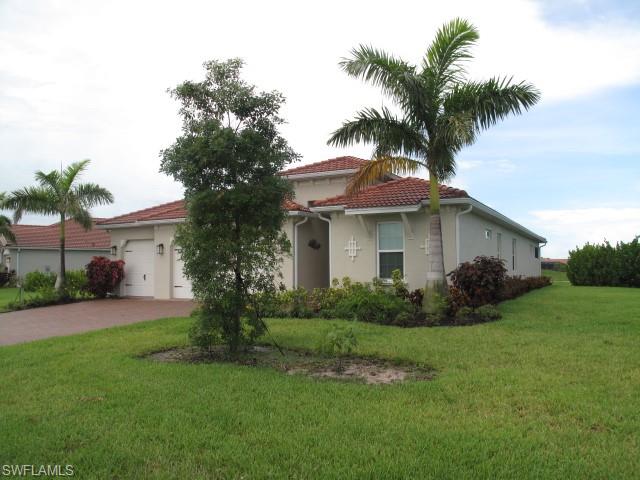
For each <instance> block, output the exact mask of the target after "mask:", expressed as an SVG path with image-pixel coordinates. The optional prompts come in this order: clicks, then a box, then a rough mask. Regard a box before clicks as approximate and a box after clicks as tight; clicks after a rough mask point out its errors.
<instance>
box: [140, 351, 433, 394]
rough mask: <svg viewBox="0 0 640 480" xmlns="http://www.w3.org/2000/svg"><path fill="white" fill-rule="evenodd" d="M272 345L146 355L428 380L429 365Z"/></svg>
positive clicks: (293, 371) (376, 380) (362, 379)
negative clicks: (235, 351)
mask: <svg viewBox="0 0 640 480" xmlns="http://www.w3.org/2000/svg"><path fill="white" fill-rule="evenodd" d="M283 352H284V355H283V354H282V353H280V352H279V351H278V350H277V349H276V348H274V347H271V346H255V347H251V348H249V349H247V350H246V351H244V352H241V353H239V354H237V355H236V356H229V355H228V354H227V353H226V351H225V350H224V349H223V348H222V347H216V348H214V349H212V350H210V351H203V350H200V349H198V348H195V347H179V348H172V349H169V350H163V351H160V352H153V353H150V354H148V355H146V356H145V358H148V359H150V360H154V361H157V362H169V363H235V364H238V365H245V366H251V367H270V368H275V369H276V370H280V371H281V372H284V373H286V374H287V375H307V376H310V377H314V378H318V379H327V380H338V381H350V382H358V383H366V384H369V385H376V384H392V383H401V382H407V381H425V380H431V379H432V378H433V377H434V375H435V371H434V370H433V369H432V368H429V367H425V366H421V365H416V364H410V363H401V362H392V361H389V360H384V359H379V358H372V357H355V356H349V357H344V358H341V359H336V358H329V357H324V356H321V355H318V354H317V353H314V352H310V351H306V350H291V349H285V350H283Z"/></svg>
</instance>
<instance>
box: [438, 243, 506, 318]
mask: <svg viewBox="0 0 640 480" xmlns="http://www.w3.org/2000/svg"><path fill="white" fill-rule="evenodd" d="M506 272H507V269H506V268H505V266H504V261H503V260H500V259H498V258H495V257H485V256H479V257H476V258H474V259H473V262H464V263H461V264H460V265H459V266H458V268H456V269H455V270H454V271H453V272H451V273H449V276H450V277H451V281H452V283H453V287H455V289H457V291H456V294H457V295H458V298H457V299H456V300H457V301H460V302H463V303H464V302H468V303H467V305H466V306H469V307H472V308H478V307H480V306H482V305H486V304H488V303H492V304H496V303H498V302H499V301H500V294H501V293H502V289H503V286H504V281H505V274H506Z"/></svg>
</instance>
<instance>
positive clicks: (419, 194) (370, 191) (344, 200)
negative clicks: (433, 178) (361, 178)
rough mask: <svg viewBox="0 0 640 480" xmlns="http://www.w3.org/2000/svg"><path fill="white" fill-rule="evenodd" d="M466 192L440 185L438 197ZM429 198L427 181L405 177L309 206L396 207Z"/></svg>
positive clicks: (451, 196)
mask: <svg viewBox="0 0 640 480" xmlns="http://www.w3.org/2000/svg"><path fill="white" fill-rule="evenodd" d="M468 196H469V195H467V192H465V191H464V190H459V189H457V188H453V187H449V186H447V185H440V198H464V197H468ZM428 198H429V182H428V181H427V180H423V179H421V178H414V177H406V178H399V179H397V180H391V181H388V182H385V183H380V184H378V185H373V186H371V187H368V188H366V189H365V190H363V191H361V192H359V193H357V194H355V195H352V196H347V195H338V196H335V197H331V198H326V199H324V200H316V201H314V202H311V207H312V208H313V207H329V206H337V205H340V206H341V205H344V206H345V208H347V209H351V208H374V207H398V206H403V205H417V204H419V203H420V202H422V201H423V200H427V199H428Z"/></svg>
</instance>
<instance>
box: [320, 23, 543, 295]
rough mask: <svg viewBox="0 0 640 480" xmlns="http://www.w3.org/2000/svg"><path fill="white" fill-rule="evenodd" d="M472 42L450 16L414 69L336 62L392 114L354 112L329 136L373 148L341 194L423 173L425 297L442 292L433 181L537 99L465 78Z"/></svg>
mask: <svg viewBox="0 0 640 480" xmlns="http://www.w3.org/2000/svg"><path fill="white" fill-rule="evenodd" d="M477 40H478V31H477V30H476V28H475V27H474V26H473V25H472V24H471V23H469V22H468V21H466V20H464V19H454V20H452V21H450V22H448V23H446V24H444V25H443V26H442V27H441V28H440V29H439V30H438V32H437V33H436V36H435V39H434V40H433V42H432V43H431V45H429V47H428V48H427V52H426V54H425V56H424V58H423V59H422V62H421V64H420V66H419V67H417V66H415V65H412V64H410V63H408V62H406V61H404V60H402V59H400V58H397V57H394V56H392V55H389V54H388V53H385V52H383V51H381V50H377V49H375V48H372V47H369V46H363V45H361V46H360V47H358V48H356V49H354V50H353V51H352V56H351V58H348V59H344V60H343V61H342V62H340V66H341V67H342V69H343V70H344V71H345V72H346V73H347V74H348V75H350V76H352V77H355V78H361V79H363V80H365V81H367V82H369V83H371V84H373V85H375V86H378V87H380V88H381V89H382V92H383V94H384V95H385V96H387V97H390V99H391V100H392V101H393V102H394V103H395V107H396V109H397V110H398V111H399V113H398V114H396V113H393V112H392V111H391V110H390V109H388V108H386V107H384V106H383V107H382V108H380V109H375V108H367V109H364V110H361V111H360V112H358V113H356V115H355V118H354V119H353V120H350V121H346V122H344V123H343V124H342V126H341V127H340V128H339V129H337V130H336V131H335V132H333V134H332V135H331V137H330V139H329V141H328V144H330V145H333V146H338V147H346V146H350V145H353V144H355V143H359V142H365V143H372V144H373V145H374V153H373V159H372V161H371V162H369V163H368V164H366V165H365V166H363V167H362V168H361V169H360V170H359V171H358V172H357V173H356V174H355V175H354V177H353V179H352V181H351V183H350V184H349V186H348V189H347V193H350V194H353V193H356V192H358V191H360V190H362V189H363V188H365V187H367V186H369V185H371V184H373V183H375V182H376V181H378V180H379V179H380V178H381V177H382V176H383V175H384V174H387V173H398V174H415V173H416V172H418V171H419V170H421V169H426V170H427V171H428V172H429V213H430V215H429V218H430V221H429V261H428V262H429V263H428V268H427V282H426V287H427V288H426V290H427V294H428V296H427V298H429V297H431V298H432V294H433V293H438V294H440V295H446V294H447V290H446V288H445V285H446V277H445V271H444V257H443V252H442V229H441V224H440V194H439V184H440V182H444V181H446V180H448V179H450V178H451V177H452V176H453V175H454V174H455V171H456V161H455V157H456V154H457V153H458V152H459V151H460V150H461V149H462V148H463V147H464V146H466V145H471V144H472V143H474V141H475V140H476V137H477V135H478V133H479V132H480V131H482V130H484V129H486V128H488V127H490V126H492V125H494V124H495V123H496V122H497V121H498V120H501V119H503V118H505V117H506V116H507V115H509V114H519V113H521V112H522V111H523V110H527V109H529V108H530V107H531V106H533V105H534V104H535V103H536V102H537V101H538V99H539V97H540V94H539V92H538V90H537V89H536V88H535V87H534V86H533V85H531V84H528V83H524V82H520V83H514V82H512V80H511V79H510V78H506V77H495V78H491V79H489V80H486V81H471V80H468V79H467V75H466V69H465V63H466V62H467V61H468V60H470V59H471V58H472V55H471V47H472V46H473V45H474V44H475V43H476V41H477Z"/></svg>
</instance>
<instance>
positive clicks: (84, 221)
mask: <svg viewBox="0 0 640 480" xmlns="http://www.w3.org/2000/svg"><path fill="white" fill-rule="evenodd" d="M68 215H69V217H70V218H72V219H73V220H75V221H76V222H78V223H79V224H80V225H81V226H82V227H83V228H84V229H85V230H87V231H88V230H91V229H92V228H93V217H92V216H91V213H90V212H89V211H88V210H86V209H84V208H72V209H70V211H69V213H68Z"/></svg>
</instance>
